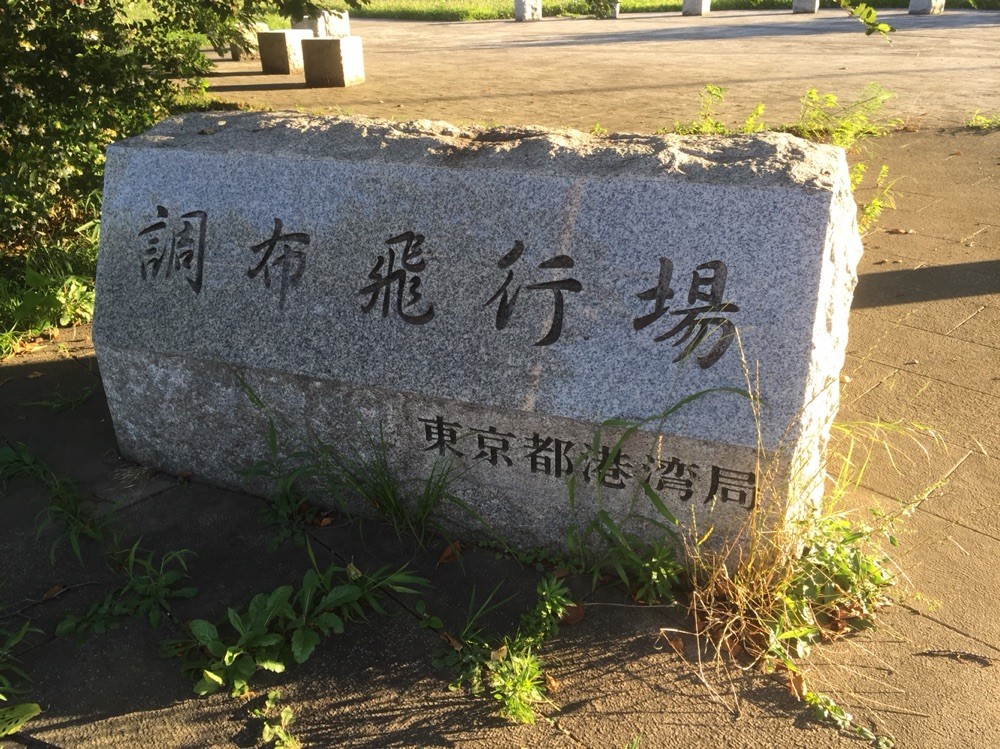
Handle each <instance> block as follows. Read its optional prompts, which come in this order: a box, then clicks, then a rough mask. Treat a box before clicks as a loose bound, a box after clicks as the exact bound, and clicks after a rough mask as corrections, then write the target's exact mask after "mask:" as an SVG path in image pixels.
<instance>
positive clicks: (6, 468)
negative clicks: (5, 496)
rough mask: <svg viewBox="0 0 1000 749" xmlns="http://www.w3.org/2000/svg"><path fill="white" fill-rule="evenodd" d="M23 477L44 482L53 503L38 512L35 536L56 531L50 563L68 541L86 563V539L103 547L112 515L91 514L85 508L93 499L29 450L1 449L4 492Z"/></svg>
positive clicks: (18, 446) (0, 482)
mask: <svg viewBox="0 0 1000 749" xmlns="http://www.w3.org/2000/svg"><path fill="white" fill-rule="evenodd" d="M19 476H28V477H31V478H33V479H35V480H36V481H40V482H41V483H42V484H44V485H45V486H46V488H47V489H48V491H49V497H50V499H51V503H50V504H49V506H48V507H46V508H45V509H43V510H42V511H41V512H40V513H38V518H37V520H36V523H35V536H36V538H38V537H41V535H42V533H44V532H45V531H46V530H48V529H49V528H55V529H56V531H57V533H56V537H55V540H53V542H52V545H51V546H50V547H49V561H50V562H51V563H52V564H53V565H54V564H55V560H56V551H57V549H58V547H59V545H60V544H61V543H62V542H63V541H66V542H68V543H69V546H70V548H71V549H72V550H73V554H74V556H76V558H77V560H78V561H80V562H81V563H82V562H83V551H82V547H81V542H82V541H83V540H84V539H91V540H92V541H94V542H96V543H98V544H101V545H103V544H104V541H105V534H106V532H107V526H108V522H109V518H108V516H106V515H104V516H102V515H98V514H96V513H94V512H91V511H90V510H89V509H87V507H86V506H85V505H86V503H87V502H88V501H89V500H90V497H89V496H87V495H86V494H84V493H83V492H81V491H80V490H79V488H77V486H76V485H75V484H74V483H73V482H72V481H68V480H66V479H63V478H60V477H59V476H57V475H56V474H54V473H53V472H52V471H51V470H49V468H48V466H46V465H45V463H43V462H42V461H41V460H40V459H39V458H37V457H36V456H34V455H33V454H32V453H31V452H30V451H29V450H28V448H27V447H26V446H25V445H23V444H21V443H17V444H14V445H3V446H0V491H2V490H3V489H4V488H5V482H6V481H7V480H9V479H12V478H16V477H19Z"/></svg>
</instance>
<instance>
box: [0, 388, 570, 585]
mask: <svg viewBox="0 0 1000 749" xmlns="http://www.w3.org/2000/svg"><path fill="white" fill-rule="evenodd" d="M2 384H3V383H2V382H0V385H2ZM568 574H569V570H568V569H566V568H565V567H556V568H555V569H554V570H552V577H554V578H555V579H556V580H562V579H563V578H564V577H566V575H568Z"/></svg>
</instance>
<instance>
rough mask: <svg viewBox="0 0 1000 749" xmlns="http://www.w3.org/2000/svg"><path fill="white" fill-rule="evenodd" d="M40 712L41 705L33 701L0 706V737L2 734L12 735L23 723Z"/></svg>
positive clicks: (0, 737)
mask: <svg viewBox="0 0 1000 749" xmlns="http://www.w3.org/2000/svg"><path fill="white" fill-rule="evenodd" d="M41 712H42V708H41V706H39V705H37V704H35V703H34V702H22V703H21V704H19V705H11V706H10V707H2V708H0V739H2V738H3V737H4V736H13V735H14V734H15V733H17V732H18V731H20V730H21V727H22V726H23V725H24V724H25V723H27V722H28V721H29V720H31V719H32V718H34V717H35V716H37V715H38V714H39V713H41Z"/></svg>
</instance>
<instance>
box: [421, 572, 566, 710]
mask: <svg viewBox="0 0 1000 749" xmlns="http://www.w3.org/2000/svg"><path fill="white" fill-rule="evenodd" d="M498 589H499V588H494V590H493V592H492V593H490V595H489V596H488V597H487V598H486V600H485V601H484V602H483V603H482V604H480V605H479V606H478V608H477V607H476V603H475V592H473V597H472V599H471V601H470V603H469V610H468V616H467V617H466V623H465V626H464V627H463V628H462V630H461V631H460V632H459V635H458V637H452V636H451V635H450V634H448V633H443V634H442V639H444V640H445V642H446V643H447V645H446V646H444V647H442V648H439V649H438V651H437V652H436V653H435V656H434V665H435V666H436V667H439V668H441V667H445V668H452V669H455V670H456V671H457V672H458V673H457V675H456V677H455V679H454V680H453V681H452V682H451V684H450V685H449V689H452V690H457V689H461V688H462V687H463V686H465V687H467V688H468V689H469V691H470V692H471V693H472V694H482V693H483V692H485V691H487V690H488V691H489V693H490V694H491V695H492V696H493V699H495V700H497V701H498V702H499V705H500V708H499V709H500V714H501V715H503V716H504V717H505V718H508V719H509V720H512V721H514V722H516V723H534V721H535V710H534V706H535V705H537V704H539V703H541V702H545V701H547V698H546V696H545V675H544V671H543V664H542V662H541V661H540V660H539V659H538V657H537V656H536V655H535V653H534V649H535V648H537V647H540V646H541V645H542V644H543V643H544V642H545V641H546V640H548V639H549V638H551V637H552V636H554V635H555V634H557V633H558V631H559V627H558V622H559V620H560V619H561V618H562V617H563V616H564V614H565V613H566V610H567V608H568V607H569V606H570V605H571V604H572V601H571V600H570V598H569V591H568V590H567V589H566V588H565V587H564V586H563V585H562V583H561V582H559V581H558V580H556V579H555V578H554V577H551V576H549V577H546V578H543V579H542V580H541V582H539V584H538V588H537V591H536V592H537V595H538V600H537V602H536V604H535V606H534V607H533V608H532V609H531V610H530V611H528V612H526V613H525V614H524V615H522V617H521V622H520V626H519V627H518V630H517V633H516V634H515V635H514V636H513V637H505V638H504V639H503V640H502V641H501V642H500V644H499V645H498V646H497V647H491V646H490V644H489V642H488V641H487V640H486V639H485V638H484V636H483V633H482V630H481V628H480V626H479V621H480V619H481V617H482V616H483V615H484V614H486V613H487V612H489V611H491V610H493V609H494V608H496V607H497V606H500V605H502V604H503V603H504V602H503V601H501V602H497V603H492V601H493V599H494V597H495V596H496V593H497V590H498ZM507 600H509V599H507ZM424 621H427V617H426V615H425V618H424ZM422 626H424V625H423V624H422ZM426 626H430V625H426ZM432 628H433V627H432Z"/></svg>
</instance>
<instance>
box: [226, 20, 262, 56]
mask: <svg viewBox="0 0 1000 749" xmlns="http://www.w3.org/2000/svg"><path fill="white" fill-rule="evenodd" d="M269 30H270V29H269V28H268V25H267V24H266V23H264V22H263V21H255V22H254V24H253V25H252V26H247V27H244V28H241V36H242V37H243V40H242V42H240V43H236V42H234V43H233V44H231V45H230V48H229V51H230V54H231V55H232V58H233V60H235V61H237V62H238V61H240V60H256V59H257V34H259V33H260V32H262V31H269Z"/></svg>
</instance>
